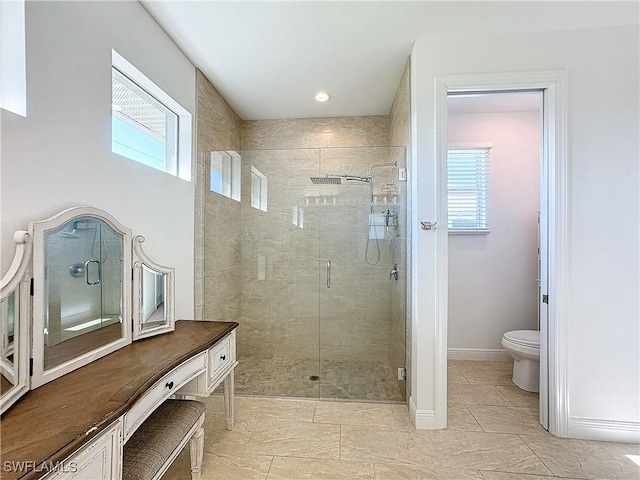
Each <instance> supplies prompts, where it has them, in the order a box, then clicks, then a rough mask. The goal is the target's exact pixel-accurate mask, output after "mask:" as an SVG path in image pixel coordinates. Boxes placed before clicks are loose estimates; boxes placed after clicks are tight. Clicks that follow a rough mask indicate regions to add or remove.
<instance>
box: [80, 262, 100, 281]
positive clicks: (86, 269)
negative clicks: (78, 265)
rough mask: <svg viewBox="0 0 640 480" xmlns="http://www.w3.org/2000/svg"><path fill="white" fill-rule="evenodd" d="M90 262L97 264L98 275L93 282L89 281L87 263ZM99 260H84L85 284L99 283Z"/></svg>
mask: <svg viewBox="0 0 640 480" xmlns="http://www.w3.org/2000/svg"><path fill="white" fill-rule="evenodd" d="M91 263H95V264H97V265H98V276H97V280H96V281H95V282H91V281H90V280H89V264H91ZM100 270H101V268H100V262H99V261H98V260H87V261H86V262H84V279H85V282H87V285H98V284H99V283H100V277H101V275H100Z"/></svg>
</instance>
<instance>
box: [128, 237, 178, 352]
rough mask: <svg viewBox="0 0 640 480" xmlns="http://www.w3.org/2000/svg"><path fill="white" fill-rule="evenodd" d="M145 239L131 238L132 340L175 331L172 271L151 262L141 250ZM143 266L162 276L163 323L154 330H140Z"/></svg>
mask: <svg viewBox="0 0 640 480" xmlns="http://www.w3.org/2000/svg"><path fill="white" fill-rule="evenodd" d="M144 240H145V238H144V237H143V236H142V235H136V236H135V237H134V238H133V340H139V339H141V338H146V337H151V336H153V335H159V334H161V333H167V332H172V331H173V330H174V329H175V306H174V305H175V303H174V296H175V286H174V285H175V283H174V282H175V280H174V275H175V274H174V269H173V268H171V267H165V266H163V265H159V264H157V263H155V262H154V261H152V260H151V259H150V258H149V257H148V256H147V255H146V254H145V253H144V251H143V250H142V243H143V242H144ZM143 266H145V267H147V268H149V269H150V270H153V271H154V272H157V273H160V274H162V275H164V282H165V283H164V290H165V291H164V312H165V322H164V324H162V325H159V326H157V327H154V328H149V329H148V330H142V328H141V319H142V317H143V311H142V267H143Z"/></svg>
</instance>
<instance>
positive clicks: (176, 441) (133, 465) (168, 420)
mask: <svg viewBox="0 0 640 480" xmlns="http://www.w3.org/2000/svg"><path fill="white" fill-rule="evenodd" d="M205 409H206V407H205V405H204V404H203V403H202V402H198V401H195V400H166V401H164V402H163V403H162V404H161V405H160V406H159V407H158V408H157V409H156V410H155V411H154V412H153V413H152V414H151V415H150V416H149V417H148V418H147V419H146V420H145V421H144V423H142V425H140V427H138V429H137V430H136V432H135V433H134V434H133V435H132V436H131V438H130V439H129V440H128V441H127V443H126V444H125V445H124V458H123V465H122V478H123V480H156V479H159V478H160V477H162V475H163V474H164V473H165V472H166V471H167V469H168V468H169V467H170V466H171V464H172V463H173V461H174V460H175V459H176V457H177V456H178V454H179V453H180V452H181V451H182V449H183V448H184V447H185V445H186V444H187V442H190V445H189V449H190V453H191V478H192V480H200V476H201V473H202V456H203V451H204V429H203V428H202V425H203V423H204V412H205Z"/></svg>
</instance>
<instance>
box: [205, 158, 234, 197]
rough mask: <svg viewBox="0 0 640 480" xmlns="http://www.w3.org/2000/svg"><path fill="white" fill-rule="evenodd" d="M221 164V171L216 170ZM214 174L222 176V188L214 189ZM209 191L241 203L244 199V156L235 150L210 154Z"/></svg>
mask: <svg viewBox="0 0 640 480" xmlns="http://www.w3.org/2000/svg"><path fill="white" fill-rule="evenodd" d="M214 163H215V164H217V163H219V164H220V169H218V168H217V166H216V168H214ZM213 172H215V173H216V174H220V180H221V182H222V183H221V188H220V190H216V189H214V188H213V186H212V183H211V180H212V176H213ZM209 191H210V192H212V193H216V194H218V195H221V196H223V197H227V198H230V199H231V200H235V201H236V202H240V201H241V198H242V196H241V195H242V155H240V154H239V153H238V152H236V151H234V150H214V151H212V152H209Z"/></svg>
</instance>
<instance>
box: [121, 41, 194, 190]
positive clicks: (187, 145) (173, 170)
mask: <svg viewBox="0 0 640 480" xmlns="http://www.w3.org/2000/svg"><path fill="white" fill-rule="evenodd" d="M111 67H112V70H111V76H112V78H113V70H114V69H115V70H117V71H118V72H119V73H120V74H121V75H123V76H124V77H126V78H127V79H128V80H129V81H130V82H132V83H133V84H134V85H135V86H136V87H138V88H139V89H140V90H142V91H143V92H145V93H146V94H147V95H149V96H151V97H152V98H153V99H154V100H155V101H157V102H158V103H160V104H161V105H162V106H163V107H164V108H166V109H167V110H169V111H170V112H172V113H174V114H175V115H176V116H177V122H176V123H177V125H176V140H177V146H176V161H175V164H169V163H167V165H166V167H165V169H164V170H161V169H159V168H157V167H153V166H151V168H154V169H156V170H158V171H161V172H162V171H164V172H165V173H168V174H170V175H173V176H175V177H178V178H181V179H182V180H186V181H188V182H190V181H191V177H192V174H191V171H192V168H191V166H192V141H193V139H192V115H191V113H189V111H188V110H187V109H186V108H184V107H183V106H182V105H180V104H179V103H178V102H177V101H176V100H174V99H173V98H172V97H171V96H170V95H169V94H168V93H167V92H165V91H164V90H163V89H162V88H160V87H159V86H158V85H156V84H155V83H154V82H153V81H152V80H151V79H150V78H149V77H147V76H146V75H145V74H144V73H142V72H141V71H140V70H138V69H137V68H136V67H135V66H134V65H133V64H132V63H131V62H129V61H128V60H127V59H126V58H124V57H123V56H122V55H120V54H119V53H118V52H116V51H115V50H111ZM112 95H113V94H112ZM114 114H115V115H116V116H117V112H113V109H112V115H111V116H112V118H113V116H114ZM112 141H113V131H112ZM114 154H115V155H119V154H117V153H115V152H114ZM119 156H122V155H119ZM124 158H129V157H126V156H124ZM134 161H135V160H134ZM171 163H173V162H171Z"/></svg>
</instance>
